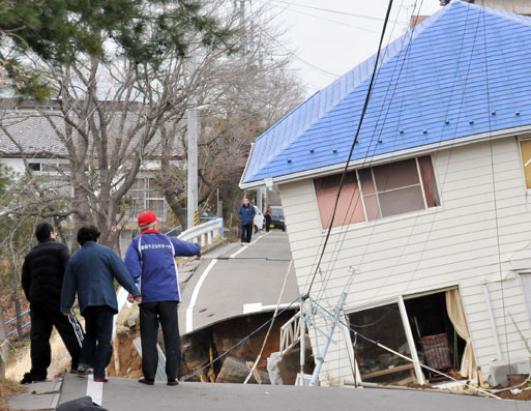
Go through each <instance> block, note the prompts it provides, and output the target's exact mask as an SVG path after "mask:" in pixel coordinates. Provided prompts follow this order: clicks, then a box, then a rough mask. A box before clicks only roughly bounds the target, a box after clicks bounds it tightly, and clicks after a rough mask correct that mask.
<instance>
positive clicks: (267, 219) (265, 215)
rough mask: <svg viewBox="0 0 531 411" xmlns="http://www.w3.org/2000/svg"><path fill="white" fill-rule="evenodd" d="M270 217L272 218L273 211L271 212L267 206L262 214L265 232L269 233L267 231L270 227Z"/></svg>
mask: <svg viewBox="0 0 531 411" xmlns="http://www.w3.org/2000/svg"><path fill="white" fill-rule="evenodd" d="M272 217H273V211H272V210H271V207H270V206H268V207H267V210H266V212H265V214H264V218H265V226H266V227H265V228H266V232H269V229H270V227H271V218H272Z"/></svg>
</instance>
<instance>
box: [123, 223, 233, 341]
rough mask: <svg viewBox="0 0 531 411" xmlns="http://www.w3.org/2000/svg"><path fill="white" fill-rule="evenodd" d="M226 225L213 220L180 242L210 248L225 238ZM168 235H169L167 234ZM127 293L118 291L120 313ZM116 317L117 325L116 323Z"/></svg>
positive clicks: (191, 231) (197, 228)
mask: <svg viewBox="0 0 531 411" xmlns="http://www.w3.org/2000/svg"><path fill="white" fill-rule="evenodd" d="M224 230H225V229H224V225H223V218H221V217H215V218H212V219H211V220H209V221H207V222H205V223H201V224H199V225H196V226H194V227H192V228H189V229H188V230H185V231H183V232H182V233H181V234H179V235H178V236H177V238H178V239H179V240H183V241H191V242H196V243H199V244H201V247H205V246H209V245H211V244H213V243H214V241H216V240H218V239H220V238H223V236H224ZM166 234H168V233H166ZM127 295H128V294H127V291H125V289H124V288H123V287H120V288H119V289H118V293H117V296H116V297H117V299H118V311H121V310H122V308H123V307H124V305H125V303H126V302H127ZM116 318H117V317H115V323H116ZM115 332H116V324H115V327H114V330H113V335H114V333H115Z"/></svg>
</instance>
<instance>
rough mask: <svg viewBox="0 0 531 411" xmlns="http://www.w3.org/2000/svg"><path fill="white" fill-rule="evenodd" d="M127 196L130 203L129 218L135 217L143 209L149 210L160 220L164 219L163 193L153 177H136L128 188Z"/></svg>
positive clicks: (164, 204)
mask: <svg viewBox="0 0 531 411" xmlns="http://www.w3.org/2000/svg"><path fill="white" fill-rule="evenodd" d="M128 196H129V199H130V200H131V203H132V204H131V208H130V217H131V218H136V216H137V215H138V214H139V213H141V212H143V211H146V210H151V211H153V212H154V213H155V214H156V215H157V217H158V218H159V219H160V220H165V219H166V203H165V200H164V195H163V193H162V190H160V188H158V187H157V185H156V183H155V180H154V179H153V178H149V177H140V178H137V179H136V180H135V182H134V183H133V185H132V187H131V188H130V189H129V192H128Z"/></svg>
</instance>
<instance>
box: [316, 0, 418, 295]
mask: <svg viewBox="0 0 531 411" xmlns="http://www.w3.org/2000/svg"><path fill="white" fill-rule="evenodd" d="M402 5H403V1H402V3H401V5H400V8H401V7H402ZM416 7H417V1H415V5H414V7H413V9H412V14H411V17H410V20H411V19H412V18H413V16H414V15H415V10H416ZM421 8H422V3H421V4H420V6H419V9H418V12H417V18H418V15H419V13H420V10H421ZM395 28H396V23H395V24H394V25H393V28H392V30H391V34H390V35H389V41H390V40H391V39H392V37H393V33H394V30H395ZM414 31H415V28H414V27H413V28H412V29H411V34H410V36H409V42H408V44H407V46H406V51H405V56H404V57H403V59H402V62H401V64H400V69H399V73H398V76H397V79H396V80H395V81H392V83H394V88H393V92H392V94H391V98H390V101H389V104H388V109H387V112H386V115H385V117H384V120H383V123H382V127H381V131H380V135H379V136H378V141H379V140H380V137H381V132H382V131H383V127H384V124H385V122H386V120H387V114H388V112H389V107H390V106H391V102H392V100H393V98H394V95H395V92H396V89H397V87H398V79H399V78H400V75H401V73H402V69H403V66H404V64H405V62H406V61H407V60H408V58H407V57H408V55H409V52H410V48H411V43H412V40H413V34H414ZM406 38H407V36H405V35H404V40H406ZM388 47H389V44H388V45H387V47H386V49H385V52H384V56H383V58H382V60H385V58H386V56H387V53H388V51H389V49H388ZM403 47H404V44H402V45H401V49H402V48H403ZM397 67H398V64H396V65H395V66H394V67H393V71H392V74H391V79H394V76H395V71H396V69H397ZM390 89H391V88H389V87H388V88H386V92H385V97H384V102H383V103H382V105H381V108H380V111H379V114H378V118H377V120H376V124H375V129H377V128H378V124H379V123H380V121H381V117H382V113H383V110H384V107H385V101H386V100H387V95H388V92H389V90H390ZM375 139H376V137H375V134H373V136H372V137H371V140H370V141H369V144H368V145H367V150H366V153H365V156H364V160H363V164H362V165H360V166H359V169H362V168H364V167H367V166H370V165H371V164H372V161H371V160H369V161H367V159H368V158H372V155H374V152H375V150H376V148H377V145H374V150H373V153H372V155H371V156H369V151H370V147H371V145H372V144H373V143H374V140H375ZM354 173H356V176H357V177H358V173H357V172H356V171H354ZM388 178H389V177H387V179H388ZM356 186H357V188H358V189H357V192H356V190H353V193H352V197H351V199H350V203H349V209H348V210H347V213H346V214H345V219H344V221H343V224H342V226H343V228H342V229H341V232H340V233H338V237H339V240H338V241H336V242H335V245H334V249H333V251H332V253H331V256H330V258H329V262H328V266H327V268H326V270H325V272H327V273H328V278H327V281H326V282H324V283H322V285H321V290H322V294H324V290H325V289H326V287H327V285H328V282H329V280H330V279H331V277H332V273H333V271H334V269H335V266H336V263H337V256H338V255H339V252H340V250H341V249H342V247H343V245H344V242H345V240H346V237H347V235H348V233H349V231H350V230H349V227H348V225H347V219H348V221H351V220H352V216H353V213H354V212H355V210H356V209H357V207H358V203H360V202H361V203H362V207H363V209H364V214H365V213H366V210H365V203H364V201H363V200H362V196H363V193H362V188H361V187H360V184H359V179H357V180H356ZM356 195H357V199H356V204H355V205H354V207H353V210H352V215H351V216H349V215H348V211H349V210H350V206H351V204H352V201H353V198H354V196H356ZM374 230H375V225H374V226H373V228H372V231H371V233H370V235H369V238H371V237H372V235H373V234H374ZM368 243H369V242H368V241H367V244H368ZM366 249H367V246H366Z"/></svg>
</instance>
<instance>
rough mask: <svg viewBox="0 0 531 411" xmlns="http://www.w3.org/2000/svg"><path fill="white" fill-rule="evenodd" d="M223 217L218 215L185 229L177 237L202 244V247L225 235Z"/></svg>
mask: <svg viewBox="0 0 531 411" xmlns="http://www.w3.org/2000/svg"><path fill="white" fill-rule="evenodd" d="M223 231H224V226H223V218H221V217H216V218H213V219H211V220H210V221H207V222H205V223H202V224H199V225H196V226H194V227H192V228H189V229H188V230H186V231H183V232H182V233H181V234H179V236H178V237H177V238H179V239H180V240H184V241H191V242H193V243H199V244H201V247H204V246H206V245H210V244H212V243H213V242H214V241H215V240H217V239H218V238H222V237H223Z"/></svg>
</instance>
